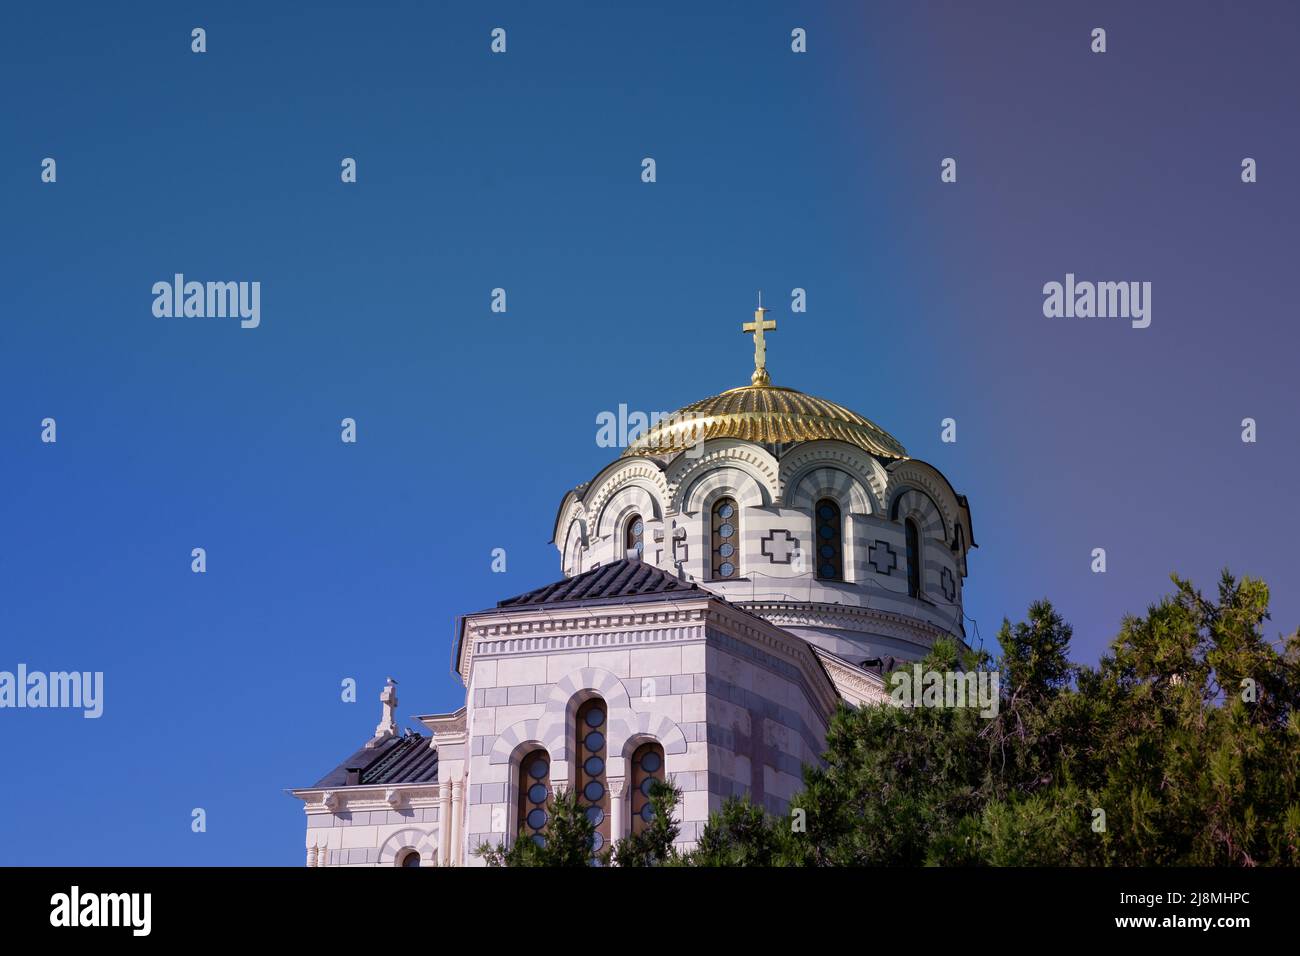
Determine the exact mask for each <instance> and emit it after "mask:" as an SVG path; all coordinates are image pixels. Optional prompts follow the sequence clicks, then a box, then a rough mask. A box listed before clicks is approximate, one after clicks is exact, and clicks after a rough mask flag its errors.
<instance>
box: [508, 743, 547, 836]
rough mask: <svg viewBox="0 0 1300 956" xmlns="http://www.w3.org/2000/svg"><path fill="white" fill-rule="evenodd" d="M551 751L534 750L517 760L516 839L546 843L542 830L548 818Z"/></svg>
mask: <svg viewBox="0 0 1300 956" xmlns="http://www.w3.org/2000/svg"><path fill="white" fill-rule="evenodd" d="M550 797H551V755H550V754H548V753H547V752H546V751H545V750H534V751H533V752H532V753H530V754H527V755H526V756H525V757H524V759H523V760H521V761H519V829H518V835H517V836H516V839H519V840H526V839H532V840H533V841H534V842H535V843H536V844H537V845H538V846H545V845H546V837H545V836H543V834H542V831H543V830H544V829H545V828H546V823H547V821H548V820H549V819H550V812H549V811H548V810H547V807H548V806H549V801H550Z"/></svg>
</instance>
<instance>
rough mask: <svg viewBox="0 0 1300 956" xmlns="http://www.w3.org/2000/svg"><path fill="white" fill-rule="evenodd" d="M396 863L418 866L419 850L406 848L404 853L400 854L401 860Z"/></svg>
mask: <svg viewBox="0 0 1300 956" xmlns="http://www.w3.org/2000/svg"><path fill="white" fill-rule="evenodd" d="M398 865H399V866H419V865H420V853H419V851H418V850H407V851H406V853H405V854H404V855H403V856H402V862H401V863H399V864H398Z"/></svg>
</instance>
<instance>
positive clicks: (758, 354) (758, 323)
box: [740, 289, 776, 385]
mask: <svg viewBox="0 0 1300 956" xmlns="http://www.w3.org/2000/svg"><path fill="white" fill-rule="evenodd" d="M740 331H742V332H744V333H745V334H746V335H751V334H752V335H753V336H754V374H753V376H752V377H751V378H750V382H751V383H752V384H754V385H771V384H772V379H771V378H770V377H769V376H768V374H767V341H766V340H765V339H764V338H763V333H764V332H775V331H776V319H768V318H767V309H765V308H763V292H762V290H761V289H760V290H759V293H758V308H757V309H756V310H755V311H754V321H753V322H746V323H744V324H743V325H741V327H740Z"/></svg>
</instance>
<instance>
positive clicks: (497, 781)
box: [465, 598, 838, 865]
mask: <svg viewBox="0 0 1300 956" xmlns="http://www.w3.org/2000/svg"><path fill="white" fill-rule="evenodd" d="M675 603H676V604H677V605H678V606H677V607H676V608H673V607H672V606H671V605H667V606H665V605H659V604H648V605H633V606H630V607H627V606H625V607H617V606H615V607H611V608H609V609H604V608H588V609H578V610H573V609H568V610H563V611H561V610H555V611H553V612H552V613H551V616H550V617H548V618H539V617H537V616H536V614H535V612H533V613H531V614H530V612H528V611H526V610H522V611H520V612H519V613H518V614H517V615H502V614H497V615H492V616H491V617H486V616H485V617H484V618H481V619H473V618H472V619H470V620H467V622H466V628H467V634H468V635H469V636H468V637H467V640H468V641H472V643H473V652H472V657H471V659H470V662H469V664H468V667H469V674H470V682H469V683H470V687H471V691H470V700H469V702H468V705H467V706H468V712H467V717H468V721H469V728H470V735H469V777H468V786H467V796H466V825H465V830H466V837H465V845H466V847H467V848H473V847H476V846H478V845H479V844H480V843H481V842H484V841H486V842H489V843H493V842H501V841H506V840H510V839H513V836H514V830H515V825H516V820H515V817H516V813H517V810H516V807H517V799H518V790H517V787H518V774H519V760H520V759H521V758H522V757H523V756H525V755H526V754H527V753H528V752H530V751H531V750H533V749H536V748H538V747H541V748H543V749H546V750H547V751H548V753H549V754H550V758H551V782H552V786H554V785H556V784H557V783H561V782H567V781H571V780H572V779H573V775H574V770H575V768H574V767H573V766H572V765H571V758H570V750H571V747H572V738H573V728H572V721H573V719H574V713H575V711H576V709H577V705H578V703H580V702H581V701H582V700H585V699H588V698H589V697H591V696H596V695H598V696H600V697H601V698H602V699H603V700H604V701H605V703H606V708H607V712H608V724H607V726H608V733H607V773H606V776H607V780H608V782H609V787H610V791H611V794H615V793H619V792H620V786H621V785H623V783H624V782H625V781H626V780H627V778H628V777H629V776H630V768H629V767H628V766H627V762H628V759H629V758H630V756H631V754H632V752H633V751H634V750H635V749H636V747H637V746H639V745H640V744H641V743H643V742H645V741H647V740H655V741H658V742H659V744H660V745H661V746H662V747H663V749H664V755H665V769H666V772H667V773H668V775H669V777H670V778H671V779H672V780H673V781H674V782H675V783H676V785H677V786H678V788H679V789H680V790H681V791H682V803H681V805H680V806H679V808H678V822H679V824H680V827H681V832H680V842H681V844H682V845H683V846H689V845H692V844H693V843H694V841H695V840H696V839H697V838H698V836H699V833H700V830H701V829H702V828H703V825H704V824H705V823H706V822H707V820H708V817H709V813H710V812H711V811H715V810H717V809H718V808H719V807H720V806H721V805H722V802H723V800H724V799H725V798H726V797H727V796H731V795H739V794H742V793H745V794H750V795H751V796H752V797H753V798H754V799H756V800H757V802H759V803H761V804H762V805H764V806H765V807H767V808H768V809H769V810H770V811H772V812H776V813H784V812H785V811H786V808H787V804H788V801H789V798H790V796H791V795H792V794H793V793H794V792H795V791H796V790H798V788H799V786H800V785H801V783H800V771H801V768H802V765H803V764H804V763H808V762H814V761H816V760H817V759H818V757H819V754H820V752H821V749H822V746H823V745H824V741H825V730H826V721H827V718H828V716H829V714H830V712H831V710H832V709H833V707H834V706H835V702H836V701H837V700H838V697H837V695H836V692H835V690H834V686H833V685H832V684H831V682H830V680H829V679H828V678H827V676H826V673H825V671H824V670H823V669H822V668H821V665H820V664H818V663H817V661H816V660H815V658H814V656H813V654H812V651H811V649H810V648H808V647H807V645H805V644H803V643H802V642H798V641H792V640H791V639H790V637H789V636H788V635H786V634H784V633H782V632H780V631H779V630H777V629H775V628H773V627H771V626H770V625H767V624H766V623H765V622H763V621H761V620H757V619H755V618H752V617H750V616H749V615H746V614H743V613H741V612H737V611H735V610H734V609H730V608H726V606H725V605H722V604H720V603H719V602H716V601H713V600H709V599H707V598H690V599H678V601H677V602H675ZM629 802H630V801H628V800H627V799H622V800H621V801H620V819H618V820H617V821H616V822H615V823H614V826H613V828H612V835H613V836H614V838H617V836H618V835H620V834H625V833H626V832H627V829H628V827H629V822H630V821H629V819H628V805H629ZM612 812H613V807H612V806H611V814H612ZM466 859H467V861H468V862H469V863H470V865H475V864H476V863H478V862H479V861H477V859H476V858H473V857H470V856H467V857H466Z"/></svg>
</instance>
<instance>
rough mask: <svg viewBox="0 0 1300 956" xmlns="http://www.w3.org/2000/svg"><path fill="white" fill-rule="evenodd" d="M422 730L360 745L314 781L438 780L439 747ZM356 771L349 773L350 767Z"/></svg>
mask: <svg viewBox="0 0 1300 956" xmlns="http://www.w3.org/2000/svg"><path fill="white" fill-rule="evenodd" d="M429 741H430V738H428V737H425V736H423V735H422V734H407V735H406V736H404V737H389V738H388V739H387V740H385V741H383V742H382V743H381V744H379V746H377V747H374V748H371V749H366V748H365V747H362V748H361V749H360V750H358V751H357V752H356V753H354V754H353V755H352V756H351V757H349V758H348V759H347V760H345V761H343V762H342V763H341V764H339V765H338V766H337V767H335V768H334V769H333V770H331V771H330V772H329V773H327V774H326V775H325V776H324V777H322V778H321V779H320V781H319V782H318V783H317V784H316V789H321V788H324V787H349V786H351V787H356V786H369V787H374V786H379V785H381V784H390V783H437V781H438V751H436V750H434V749H433V748H432V747H431V746H430V745H429ZM353 770H355V771H358V772H357V773H356V774H350V773H349V771H353Z"/></svg>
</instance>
